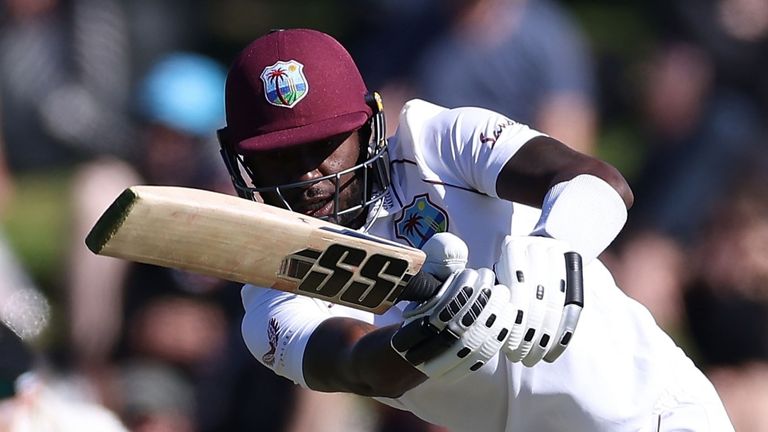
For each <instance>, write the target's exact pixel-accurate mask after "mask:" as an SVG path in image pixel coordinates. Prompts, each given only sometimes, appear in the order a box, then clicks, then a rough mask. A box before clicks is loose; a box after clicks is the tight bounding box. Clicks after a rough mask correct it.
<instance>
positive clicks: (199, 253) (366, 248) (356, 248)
mask: <svg viewBox="0 0 768 432" xmlns="http://www.w3.org/2000/svg"><path fill="white" fill-rule="evenodd" d="M86 245H87V246H88V248H89V249H90V250H91V251H92V252H94V253H96V254H99V255H107V256H112V257H117V258H122V259H127V260H131V261H137V262H142V263H146V264H154V265H159V266H163V267H173V268H180V269H184V270H188V271H192V272H196V273H201V274H206V275H209V276H214V277H218V278H221V279H226V280H231V281H235V282H241V283H251V284H254V285H257V286H263V287H268V288H274V289H278V290H282V291H288V292H295V293H297V294H302V295H307V296H311V297H316V298H320V299H323V300H327V301H330V302H333V303H338V304H342V305H345V306H350V307H354V308H357V309H362V310H366V311H370V312H374V313H383V312H385V311H386V310H387V309H389V308H390V307H391V306H392V305H393V304H394V303H395V302H396V301H398V299H399V298H400V296H401V294H402V292H403V289H404V288H405V286H406V285H407V284H408V282H409V281H410V280H411V278H412V277H413V276H414V275H415V274H416V273H417V272H418V271H419V270H420V269H421V266H422V265H423V263H424V253H423V252H421V251H420V250H418V249H413V248H410V247H406V246H403V245H400V244H397V243H394V242H391V241H388V240H385V239H380V238H377V237H373V236H369V235H365V234H362V233H358V232H356V231H352V230H349V229H347V228H344V227H341V226H339V225H335V224H332V223H329V222H324V221H321V220H319V219H315V218H312V217H309V216H304V215H301V214H298V213H294V212H290V211H287V210H283V209H279V208H276V207H272V206H269V205H266V204H260V203H256V202H252V201H248V200H245V199H242V198H238V197H235V196H230V195H225V194H220V193H216V192H211V191H204V190H199V189H190V188H182V187H168V186H134V187H131V188H128V189H126V190H125V191H124V192H123V193H122V194H121V195H120V196H119V197H117V199H116V200H115V201H114V202H113V203H112V205H111V206H110V207H109V208H108V209H107V210H106V211H105V212H104V214H103V215H102V217H101V218H100V219H99V221H98V222H97V223H96V224H95V225H94V227H93V228H92V229H91V232H90V233H89V234H88V237H87V238H86Z"/></svg>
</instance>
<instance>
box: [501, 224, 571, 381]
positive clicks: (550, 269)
mask: <svg viewBox="0 0 768 432" xmlns="http://www.w3.org/2000/svg"><path fill="white" fill-rule="evenodd" d="M495 270H496V277H497V279H498V281H499V282H500V283H502V284H504V285H506V286H508V287H509V289H510V293H511V295H510V297H511V302H512V304H514V305H515V306H516V307H517V308H518V311H517V314H516V316H515V320H514V321H515V325H514V326H513V327H512V330H511V333H510V336H509V338H507V340H506V342H505V344H504V347H503V348H502V351H503V352H504V353H505V354H506V356H507V358H508V359H509V360H510V361H512V362H519V361H522V363H523V364H524V365H525V366H528V367H531V366H534V365H535V364H537V363H538V362H540V361H541V360H542V359H544V360H545V361H547V362H553V361H555V360H556V359H557V358H558V357H559V356H560V355H561V354H562V353H563V351H565V348H566V347H567V346H568V344H569V343H570V341H571V338H572V336H573V332H574V331H575V330H576V325H577V323H578V321H579V316H580V314H581V309H582V307H583V305H584V296H583V289H582V269H581V257H580V256H579V254H578V253H576V252H569V247H568V245H567V244H566V243H565V242H562V241H559V240H556V239H553V238H548V237H533V236H529V237H512V236H507V237H506V238H505V239H504V243H503V246H502V250H501V254H500V256H499V260H498V261H497V263H496V266H495Z"/></svg>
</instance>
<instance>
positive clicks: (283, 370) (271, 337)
mask: <svg viewBox="0 0 768 432" xmlns="http://www.w3.org/2000/svg"><path fill="white" fill-rule="evenodd" d="M241 297H242V299H243V306H244V307H245V317H244V318H243V322H242V333H243V339H244V340H245V344H246V346H247V347H248V350H249V351H250V352H251V354H252V355H253V356H254V357H256V359H257V360H258V361H260V362H261V363H262V364H263V365H264V366H266V367H268V368H270V369H272V370H273V371H274V372H275V373H276V374H278V375H280V376H283V377H285V378H288V379H290V380H292V381H293V382H295V383H296V384H299V385H301V386H303V387H307V383H306V381H305V379H304V371H303V367H302V363H303V360H304V349H305V348H306V346H307V342H308V341H309V337H310V336H311V335H312V332H313V331H314V330H315V329H316V328H317V326H319V325H320V323H322V322H323V321H325V320H326V319H328V318H330V317H331V316H332V315H331V313H330V312H329V311H328V308H327V306H325V305H324V304H323V303H322V302H320V301H317V300H314V299H311V298H306V297H301V296H297V295H295V294H291V293H285V292H282V291H276V290H272V289H267V288H259V287H255V286H253V285H245V286H244V287H243V289H242V291H241Z"/></svg>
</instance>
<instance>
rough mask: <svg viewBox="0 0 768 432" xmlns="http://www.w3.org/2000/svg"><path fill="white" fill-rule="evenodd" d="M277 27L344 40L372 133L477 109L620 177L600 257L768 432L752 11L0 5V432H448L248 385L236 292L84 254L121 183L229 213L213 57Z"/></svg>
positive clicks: (455, 4) (207, 3)
mask: <svg viewBox="0 0 768 432" xmlns="http://www.w3.org/2000/svg"><path fill="white" fill-rule="evenodd" d="M277 27H312V28H316V29H319V30H323V31H325V32H327V33H330V34H332V35H334V36H336V37H337V38H338V39H340V40H341V41H343V42H344V43H345V44H346V46H347V47H348V48H349V49H350V51H351V52H352V54H353V57H354V58H355V59H356V61H357V62H358V64H359V66H360V68H361V70H362V72H363V76H364V77H365V78H366V80H367V85H368V87H369V88H371V89H378V90H379V91H380V92H381V93H382V95H383V97H384V102H385V109H386V112H387V115H388V117H389V120H390V121H389V127H390V128H394V127H395V126H396V119H397V113H398V111H399V110H400V108H401V106H402V104H403V102H404V101H406V100H408V99H410V98H414V97H419V98H423V99H426V100H429V101H432V102H435V103H439V104H443V105H445V106H450V107H454V106H462V105H474V106H482V107H486V108H490V109H493V110H496V111H499V112H501V113H504V114H506V115H508V116H510V117H512V118H513V119H516V120H518V121H521V122H525V123H528V124H530V125H532V126H533V127H535V128H537V129H539V130H542V131H544V132H545V133H548V134H550V135H552V136H554V137H556V138H558V139H560V140H562V141H564V142H566V143H568V144H569V145H571V146H573V147H574V148H576V149H578V150H579V151H582V152H586V153H590V154H594V155H597V156H598V157H601V158H603V159H605V160H607V161H609V162H611V163H613V164H614V165H616V166H617V167H618V168H619V169H620V170H621V171H622V173H624V175H625V176H626V177H627V178H628V180H629V181H630V184H631V185H632V187H633V190H634V192H635V195H636V200H635V202H636V205H635V207H634V208H633V209H632V210H631V211H630V218H629V222H628V225H627V227H626V228H625V230H624V231H623V233H622V234H621V235H620V237H619V238H618V239H617V241H616V242H614V244H613V245H612V246H611V248H610V249H609V250H608V251H606V252H605V254H604V255H603V256H602V259H603V260H604V262H606V264H607V265H608V266H609V267H610V268H611V270H612V271H613V272H614V275H615V277H616V279H617V281H618V283H619V286H621V287H622V289H624V290H625V291H626V292H627V293H628V294H629V295H631V296H632V297H634V298H635V299H637V300H638V301H639V302H641V303H643V304H644V305H646V306H647V307H648V308H649V309H650V310H651V312H652V313H653V314H654V317H655V318H656V320H657V322H658V323H659V324H660V325H661V326H662V327H663V328H664V329H666V330H667V331H668V332H669V333H670V334H671V335H672V336H673V337H674V339H675V340H676V341H677V342H678V344H679V345H680V346H681V347H683V348H684V349H685V350H686V352H687V353H688V354H689V355H690V356H691V357H692V358H693V359H694V360H695V361H696V363H697V364H698V365H699V366H700V367H701V368H702V370H704V371H705V372H706V373H707V374H708V375H709V376H710V377H711V379H712V380H713V382H714V384H715V386H716V388H717V390H718V391H719V393H720V395H721V396H722V398H723V400H724V402H725V405H726V408H727V410H728V412H729V415H730V416H731V418H732V420H733V422H734V425H735V427H736V429H737V430H739V431H742V432H751V431H765V430H768V411H766V410H765V409H764V408H765V407H766V406H768V336H766V332H765V331H764V330H765V329H766V328H768V192H766V186H768V133H767V132H768V131H767V130H766V125H767V124H768V73H766V72H768V3H767V2H765V1H764V0H697V1H694V0H671V1H660V0H651V1H634V2H621V4H615V3H614V2H600V1H598V0H591V1H589V0H560V1H558V0H358V1H354V0H324V1H309V0H282V1H279V2H278V1H276V0H262V1H246V0H217V1H213V0H190V1H180V0H131V1H128V0H1V1H0V432H6V431H13V432H17V431H37V430H40V431H42V430H54V428H53V427H52V426H51V425H54V424H55V425H57V426H56V428H55V430H78V431H85V430H98V431H111V430H115V431H125V430H129V431H136V432H160V431H176V432H208V431H233V432H234V431H245V430H249V431H250V430H258V431H275V432H282V431H286V432H305V431H312V432H315V431H319V432H323V431H350V432H357V431H360V432H388V431H402V432H426V431H429V432H438V431H442V429H440V428H438V427H436V426H433V425H429V424H426V423H424V422H421V421H420V420H418V419H416V418H415V417H413V416H412V415H410V414H407V413H404V412H399V411H395V410H393V409H390V408H385V407H383V406H381V405H378V404H376V403H375V402H372V401H369V400H367V399H363V398H358V397H355V396H348V395H338V394H320V393H315V392H311V391H307V390H302V389H300V388H298V387H296V386H295V385H294V384H293V383H291V382H288V381H287V380H285V379H282V378H280V377H277V376H275V375H274V374H273V373H272V372H271V371H268V370H267V369H265V368H264V367H263V366H261V365H260V364H259V363H258V362H257V361H256V360H255V359H254V358H253V357H252V356H251V355H250V354H249V353H248V351H247V349H246V348H245V345H244V343H243V342H242V339H241V337H240V319H241V315H242V307H241V305H240V299H239V289H238V287H237V285H236V284H233V283H230V282H227V281H221V280H216V279H212V278H207V277H201V276H198V275H194V274H189V273H185V272H182V271H178V270H169V269H162V268H157V267H153V266H147V265H139V264H134V263H128V262H124V261H119V260H114V259H109V258H104V257H99V256H95V255H93V254H91V253H90V252H89V251H88V250H87V249H86V248H85V245H84V243H83V239H84V237H85V235H86V233H87V232H88V230H89V229H90V227H91V226H92V224H93V223H94V222H95V220H96V219H97V218H98V216H99V215H100V214H101V212H102V211H103V209H104V208H106V206H107V205H108V204H109V203H110V202H111V201H112V200H113V199H114V198H115V197H116V196H117V195H118V194H119V192H120V191H122V190H123V189H124V188H125V187H128V186H131V185H135V184H157V185H181V186H189V187H197V188H204V189H211V190H216V191H220V192H224V193H233V191H232V190H231V185H230V183H229V178H228V176H227V174H226V171H225V170H224V169H223V168H224V166H223V164H222V163H221V162H220V159H219V155H218V152H217V144H216V141H215V130H216V129H217V128H219V127H221V126H223V123H224V113H223V83H224V79H225V74H226V69H227V66H228V61H229V60H230V59H231V58H233V57H234V55H235V53H236V52H237V51H238V50H239V49H241V48H242V47H244V46H245V45H246V44H247V43H248V42H249V41H250V40H252V39H254V38H256V37H258V36H259V35H261V34H263V33H264V32H265V31H267V30H269V29H271V28H277ZM389 132H390V133H392V132H394V130H393V129H391V130H389ZM233 252H234V253H236V251H233ZM89 428H90V429H89Z"/></svg>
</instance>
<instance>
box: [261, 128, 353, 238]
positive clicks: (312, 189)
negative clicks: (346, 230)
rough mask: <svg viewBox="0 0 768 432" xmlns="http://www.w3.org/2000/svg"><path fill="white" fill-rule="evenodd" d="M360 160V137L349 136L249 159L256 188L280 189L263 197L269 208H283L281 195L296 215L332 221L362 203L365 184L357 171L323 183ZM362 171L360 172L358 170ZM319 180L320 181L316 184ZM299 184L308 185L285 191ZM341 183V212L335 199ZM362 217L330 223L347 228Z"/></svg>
mask: <svg viewBox="0 0 768 432" xmlns="http://www.w3.org/2000/svg"><path fill="white" fill-rule="evenodd" d="M359 159H360V142H359V135H358V134H357V133H346V134H343V135H339V136H336V137H333V138H331V139H329V140H326V141H322V142H314V143H310V144H306V145H300V146H296V147H292V148H287V149H281V150H276V151H270V152H265V153H262V154H259V155H258V156H253V157H248V158H246V163H247V164H248V166H249V167H250V169H251V170H252V173H253V181H254V186H256V187H260V188H261V187H278V188H279V192H280V194H278V193H277V192H270V193H262V194H261V196H262V198H263V199H264V202H265V203H267V204H271V205H275V206H278V207H284V204H283V202H282V200H281V199H280V195H282V197H283V199H285V201H286V202H287V203H288V205H289V206H290V207H291V209H292V210H293V211H296V212H299V213H303V214H306V215H309V216H314V217H330V216H331V215H333V214H334V210H335V211H343V210H345V209H347V208H350V207H351V206H352V205H353V204H352V203H359V202H360V199H361V194H362V191H363V187H362V186H363V185H362V180H361V179H360V178H359V177H360V176H359V175H355V171H353V172H349V173H345V174H342V175H340V176H338V180H336V179H335V178H331V179H322V180H320V179H321V178H322V177H326V176H329V175H334V174H337V173H340V172H342V171H344V170H347V169H350V168H352V167H354V166H355V165H357V163H358V161H359ZM358 171H359V170H358ZM314 180H317V181H314ZM297 182H307V183H304V184H302V185H300V186H297V187H285V185H290V184H293V183H297ZM337 182H338V194H339V208H338V209H335V203H334V201H335V200H334V199H335V196H336V191H337V185H336V183H337ZM359 215H360V213H357V214H349V215H344V216H342V217H341V218H340V219H342V220H336V219H334V218H333V217H330V219H329V220H330V221H331V222H335V223H339V224H342V225H347V224H348V222H350V221H351V220H353V219H356V218H357V217H358V216H359Z"/></svg>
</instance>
